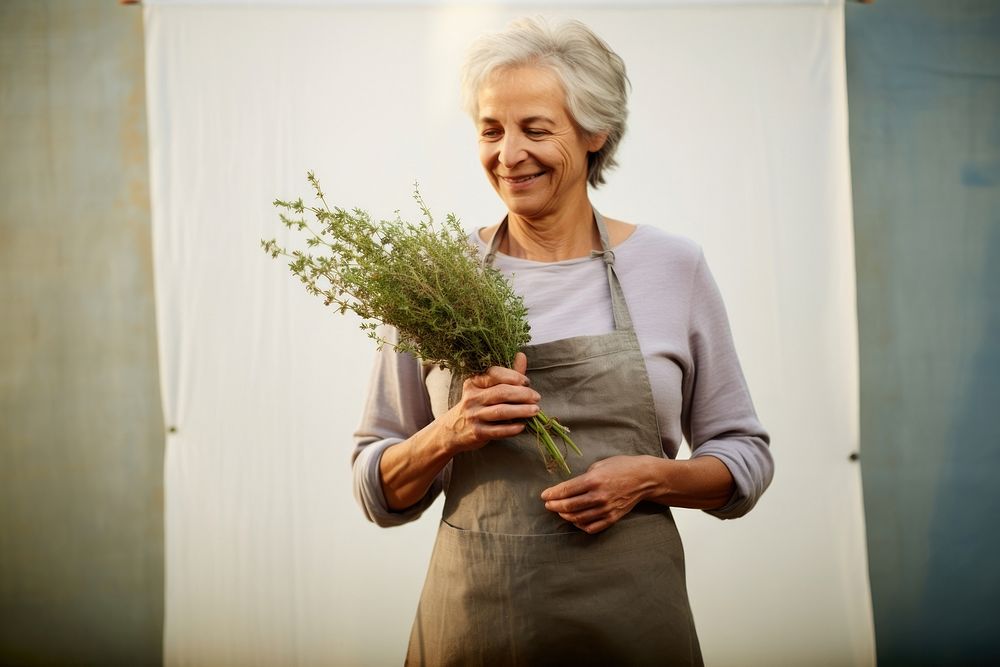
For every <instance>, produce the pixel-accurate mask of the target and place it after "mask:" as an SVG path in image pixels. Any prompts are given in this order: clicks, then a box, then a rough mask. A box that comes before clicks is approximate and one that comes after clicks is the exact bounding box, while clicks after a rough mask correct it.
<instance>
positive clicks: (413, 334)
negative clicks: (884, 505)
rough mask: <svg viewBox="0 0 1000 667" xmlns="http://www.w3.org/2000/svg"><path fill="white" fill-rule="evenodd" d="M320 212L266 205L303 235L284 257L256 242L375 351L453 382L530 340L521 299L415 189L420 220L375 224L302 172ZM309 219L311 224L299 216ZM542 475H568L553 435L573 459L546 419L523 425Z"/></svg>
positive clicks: (562, 430)
mask: <svg viewBox="0 0 1000 667" xmlns="http://www.w3.org/2000/svg"><path fill="white" fill-rule="evenodd" d="M307 178H308V180H309V183H310V185H312V188H313V190H314V191H315V193H316V198H317V200H318V203H319V205H318V206H307V205H306V204H305V203H303V201H302V199H301V198H299V199H296V200H295V201H283V200H280V199H276V200H275V201H274V205H275V206H276V207H278V208H279V209H283V210H282V212H281V213H280V214H279V217H280V218H281V222H282V223H283V224H284V225H285V226H286V227H288V228H289V229H291V230H295V231H300V232H305V233H306V241H305V242H306V245H307V247H308V248H309V249H308V250H306V251H302V250H293V251H291V252H289V251H288V250H286V249H285V248H284V247H282V246H280V245H278V242H277V239H271V240H269V241H267V240H261V246H262V247H263V248H264V251H265V252H267V253H268V254H269V255H271V257H273V258H278V257H285V258H287V259H289V260H290V262H289V264H288V267H289V269H290V270H291V272H292V273H293V274H294V275H295V276H297V277H298V278H299V280H300V281H301V282H302V283H303V284H304V285H305V288H306V291H308V292H309V293H310V294H314V295H316V296H319V297H321V298H322V299H323V300H324V303H325V304H326V305H328V306H330V305H332V306H335V307H336V308H337V310H338V311H339V312H340V313H341V314H343V313H346V312H347V311H351V312H354V313H356V314H357V315H358V316H360V317H361V319H362V323H361V328H362V329H363V330H364V331H366V332H367V334H368V336H369V337H370V338H372V339H373V340H375V341H376V342H377V343H378V344H379V346H380V347H381V346H382V345H385V344H389V345H391V346H393V347H394V348H395V349H396V350H397V351H399V352H408V353H411V354H413V355H415V356H416V357H418V358H420V359H422V360H424V361H426V362H430V363H435V364H438V365H440V366H442V367H443V368H447V369H449V370H450V371H451V372H452V373H453V374H455V375H457V376H458V377H460V378H465V377H468V376H470V375H475V374H478V373H483V372H485V371H486V369H488V368H489V367H490V366H506V367H510V366H511V365H512V364H513V363H514V356H515V355H516V354H517V352H518V350H520V349H521V348H522V347H523V346H524V345H526V344H527V343H528V341H529V340H530V337H529V334H528V330H529V328H528V321H527V309H526V308H525V306H524V300H523V299H522V298H521V297H520V296H518V295H517V294H515V293H514V291H513V289H512V288H511V286H510V283H509V282H508V281H507V279H506V278H504V276H503V274H501V273H500V272H499V271H497V270H496V269H494V268H492V267H488V266H484V265H483V264H482V263H481V262H480V261H479V259H478V257H477V255H476V250H475V248H474V247H473V246H472V245H471V244H470V243H469V241H468V239H467V237H466V234H465V232H464V231H463V229H462V227H461V225H460V224H459V222H458V219H457V218H456V217H455V216H454V215H453V214H449V215H448V216H447V220H446V222H445V223H444V224H443V225H435V223H434V218H433V216H432V215H431V212H430V210H429V209H428V208H427V205H426V204H425V203H424V200H423V198H422V197H421V196H420V192H419V190H417V189H416V188H414V193H413V197H414V199H415V200H416V201H417V204H418V206H419V207H420V211H421V213H422V218H421V219H420V221H419V222H416V223H411V222H406V221H404V220H402V219H401V218H400V217H399V212H398V211H397V212H396V217H395V219H393V220H379V221H374V220H373V219H372V218H371V216H370V215H369V214H368V213H366V212H365V211H363V210H361V209H358V208H355V209H352V210H350V211H348V210H346V209H342V208H338V207H334V208H332V209H331V208H330V207H329V206H328V205H327V203H326V198H325V196H324V194H323V191H322V189H321V188H320V184H319V181H318V180H317V178H316V176H315V175H314V174H313V173H312V172H309V173H308V175H307ZM307 215H311V217H313V218H315V226H313V225H311V224H310V223H308V222H307V221H306V216H307ZM380 323H382V324H389V325H392V326H393V327H395V328H396V330H397V331H398V333H399V337H398V341H396V342H392V341H389V340H386V339H385V338H384V337H382V336H381V335H380V333H379V328H378V325H379V324H380ZM527 430H528V431H529V432H531V433H533V434H534V435H535V439H536V442H537V444H538V446H539V450H540V451H541V453H542V457H543V460H544V461H545V464H546V467H547V468H549V470H553V469H554V468H559V469H560V470H562V472H563V473H565V474H566V475H570V474H571V472H570V469H569V466H568V465H567V464H566V458H565V456H564V455H563V452H562V451H561V449H560V448H559V447H558V446H557V445H556V438H558V439H559V440H561V441H562V442H563V443H564V445H566V446H568V447H569V448H570V449H572V450H573V451H574V452H576V453H577V454H579V453H580V450H579V449H578V448H577V446H576V445H575V444H574V443H573V440H572V439H571V438H570V436H569V430H568V429H567V428H566V427H565V426H563V425H562V424H560V423H559V422H558V421H556V420H555V419H553V418H551V417H548V416H547V415H545V413H544V412H539V413H538V414H537V415H535V416H534V417H532V418H531V419H529V420H527Z"/></svg>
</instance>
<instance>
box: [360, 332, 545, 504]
mask: <svg viewBox="0 0 1000 667" xmlns="http://www.w3.org/2000/svg"><path fill="white" fill-rule="evenodd" d="M527 365H528V360H527V358H526V357H525V356H524V354H522V353H520V352H518V353H517V356H516V358H515V360H514V368H512V369H511V368H502V367H500V366H494V367H492V368H490V369H489V370H487V371H486V373H484V374H482V375H475V376H473V377H471V378H469V379H467V380H466V381H465V384H464V385H463V386H462V398H461V399H460V400H459V401H458V403H456V404H455V405H454V406H453V407H452V408H451V409H450V410H448V412H446V413H445V414H443V415H441V416H440V417H439V418H437V419H435V420H434V421H433V422H431V423H430V424H428V425H427V426H426V427H425V428H423V429H421V430H420V431H419V432H417V433H416V434H415V435H413V436H412V437H410V438H408V439H406V440H404V441H402V442H400V443H397V444H395V445H392V446H391V447H389V448H388V449H386V450H385V452H384V453H383V454H382V459H381V463H380V466H379V469H380V472H381V477H382V491H383V494H384V495H385V499H386V503H387V504H388V506H389V507H390V508H391V509H394V510H400V509H405V508H407V507H409V506H411V505H413V504H414V503H416V502H417V501H419V500H420V499H421V498H422V497H423V496H424V495H425V494H426V493H427V491H428V489H429V488H430V487H431V484H433V482H434V480H435V479H436V478H437V476H438V474H439V473H440V472H441V470H442V469H444V466H445V465H446V464H447V463H448V461H450V460H451V459H452V457H453V456H455V455H456V454H458V453H460V452H463V451H469V450H472V449H478V448H479V447H482V446H483V445H485V444H486V443H487V442H489V441H490V440H497V439H500V438H511V437H513V436H515V435H517V434H518V433H520V432H521V431H523V430H524V427H525V424H524V422H523V421H516V422H511V420H520V419H525V418H528V417H532V416H534V415H535V414H537V413H538V401H539V399H540V398H541V396H539V394H538V392H536V391H535V390H534V389H532V388H531V387H530V386H528V378H527V376H525V372H526V371H527Z"/></svg>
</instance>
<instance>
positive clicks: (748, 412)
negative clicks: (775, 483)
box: [681, 255, 774, 519]
mask: <svg viewBox="0 0 1000 667" xmlns="http://www.w3.org/2000/svg"><path fill="white" fill-rule="evenodd" d="M690 307H691V312H690V319H689V321H690V329H689V341H688V344H689V349H690V352H691V357H692V372H691V373H690V374H689V377H688V379H687V382H686V385H687V386H686V387H685V392H684V393H685V396H684V406H683V409H682V415H681V423H682V429H683V432H684V437H685V438H686V439H687V441H688V442H689V443H690V444H691V451H692V458H694V457H699V456H714V457H716V458H718V459H719V460H721V461H722V462H723V463H724V464H725V465H726V467H727V468H728V469H729V472H730V473H731V474H732V476H733V480H734V481H735V483H736V489H735V491H734V492H733V495H732V496H731V497H730V499H729V501H728V502H727V503H726V504H725V505H724V506H723V507H721V508H719V509H715V510H706V511H707V512H708V513H709V514H712V515H713V516H716V517H719V518H720V519H735V518H737V517H740V516H743V515H744V514H746V513H747V512H749V511H750V510H751V509H752V508H753V506H754V505H755V504H756V503H757V500H758V499H759V498H760V496H761V494H763V493H764V490H765V489H767V487H768V485H769V484H770V483H771V478H772V477H773V476H774V461H773V459H772V457H771V450H770V437H769V436H768V434H767V432H766V431H765V430H764V427H763V426H762V425H761V423H760V421H759V420H758V419H757V413H756V411H755V410H754V406H753V401H752V400H751V398H750V391H749V389H748V388H747V383H746V380H745V378H744V377H743V371H742V369H741V368H740V362H739V359H738V358H737V356H736V348H735V346H734V344H733V336H732V332H731V330H730V327H729V318H728V316H727V315H726V308H725V305H724V304H723V302H722V295H721V294H720V293H719V288H718V286H717V285H716V283H715V279H714V278H713V277H712V274H711V272H710V271H709V269H708V265H707V263H706V262H705V257H704V255H701V256H700V258H699V261H698V265H697V268H696V270H695V275H694V279H693V284H692V291H691V301H690Z"/></svg>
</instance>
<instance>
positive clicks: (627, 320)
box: [483, 208, 632, 330]
mask: <svg viewBox="0 0 1000 667" xmlns="http://www.w3.org/2000/svg"><path fill="white" fill-rule="evenodd" d="M593 211H594V224H596V225H597V234H598V236H599V237H600V239H601V250H591V251H590V256H591V257H592V258H595V259H596V258H598V257H600V258H601V259H603V260H604V266H605V267H607V272H608V288H609V289H610V290H611V308H612V310H613V311H614V316H615V329H616V330H624V329H631V328H632V316H631V314H630V313H629V310H628V305H627V304H626V303H625V293H624V291H622V286H621V283H620V282H619V281H618V274H617V272H616V271H615V252H614V251H613V250H612V249H611V242H610V241H609V240H608V227H607V225H605V224H604V216H603V215H601V214H600V213H599V212H598V211H597V209H596V208H595V209H593ZM506 235H507V216H504V218H503V220H502V221H501V222H500V225H499V226H498V227H497V229H496V231H495V232H493V237H492V238H491V239H490V243H489V251H487V253H486V257H485V258H483V264H485V265H486V266H493V261H494V260H495V259H496V255H497V250H498V249H499V248H500V241H502V240H503V238H504V237H505V236H506Z"/></svg>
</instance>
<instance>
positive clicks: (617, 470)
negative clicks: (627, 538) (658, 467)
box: [542, 455, 656, 534]
mask: <svg viewBox="0 0 1000 667" xmlns="http://www.w3.org/2000/svg"><path fill="white" fill-rule="evenodd" d="M650 458H652V457H649V456H624V455H623V456H612V457H610V458H607V459H603V460H601V461H597V462H596V463H594V464H593V465H592V466H590V468H589V469H588V470H587V472H585V473H583V474H582V475H579V476H577V477H574V478H573V479H569V480H566V481H565V482H563V483H561V484H557V485H556V486H552V487H549V488H548V489H545V491H543V492H542V500H543V501H545V509H547V510H549V511H552V512H555V513H556V514H558V515H559V516H561V517H562V518H563V519H565V520H566V521H569V522H570V523H572V524H573V525H574V526H576V527H577V528H579V529H581V530H583V531H586V532H588V533H591V534H593V533H599V532H601V531H602V530H605V529H606V528H610V527H611V526H613V525H614V524H615V523H616V522H618V520H620V519H621V518H622V517H623V516H625V515H626V514H628V513H629V512H631V511H632V508H633V507H635V506H636V504H637V503H638V502H639V501H640V500H642V499H643V498H645V497H646V494H647V492H648V491H650V490H651V489H653V488H654V487H655V486H656V480H655V479H653V478H652V477H651V476H650V471H651V468H653V466H651V465H650V461H649V459H650Z"/></svg>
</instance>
